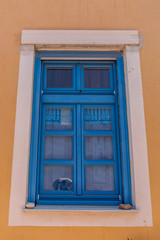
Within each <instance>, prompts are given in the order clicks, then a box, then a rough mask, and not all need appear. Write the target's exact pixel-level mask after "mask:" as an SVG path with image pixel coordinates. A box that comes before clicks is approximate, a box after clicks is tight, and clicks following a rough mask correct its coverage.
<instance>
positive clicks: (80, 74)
mask: <svg viewBox="0 0 160 240" xmlns="http://www.w3.org/2000/svg"><path fill="white" fill-rule="evenodd" d="M52 54H53V56H55V55H56V54H57V56H59V57H62V55H63V57H68V58H69V57H70V56H71V55H72V56H73V57H74V55H75V56H76V57H77V58H78V57H79V55H80V56H82V55H83V57H84V58H85V57H88V56H90V55H91V56H93V55H95V54H96V56H97V60H96V61H92V60H90V61H85V60H74V61H73V60H68V61H65V60H56V61H53V60H41V57H43V56H45V57H46V56H51V55H52ZM102 56H103V57H104V56H106V57H107V58H110V57H112V58H113V56H114V59H115V60H105V61H102V60H98V57H102ZM128 145H129V144H128V130H127V114H126V102H125V83H124V73H123V57H122V55H121V53H120V52H113V53H109V52H108V53H105V52H99V53H98V52H97V53H94V52H88V53H82V52H72V53H71V52H65V53H62V52H61V53H58V52H56V53H55V52H54V53H53V52H49V53H46V52H37V54H36V60H35V78H34V93H33V115H32V134H31V150H30V171H29V191H28V201H30V202H35V203H36V204H46V205H47V204H49V205H52V204H53V205H54V204H55V205H61V204H62V205H119V204H120V203H130V204H131V187H130V170H129V169H130V164H129V146H128Z"/></svg>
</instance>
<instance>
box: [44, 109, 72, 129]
mask: <svg viewBox="0 0 160 240" xmlns="http://www.w3.org/2000/svg"><path fill="white" fill-rule="evenodd" d="M45 129H46V130H71V129H72V109H71V108H54V107H47V108H46V109H45Z"/></svg>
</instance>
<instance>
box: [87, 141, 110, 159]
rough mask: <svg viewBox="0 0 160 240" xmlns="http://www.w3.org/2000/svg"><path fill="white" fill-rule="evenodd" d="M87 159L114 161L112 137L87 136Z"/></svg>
mask: <svg viewBox="0 0 160 240" xmlns="http://www.w3.org/2000/svg"><path fill="white" fill-rule="evenodd" d="M85 159H113V140H112V137H111V136H86V137H85Z"/></svg>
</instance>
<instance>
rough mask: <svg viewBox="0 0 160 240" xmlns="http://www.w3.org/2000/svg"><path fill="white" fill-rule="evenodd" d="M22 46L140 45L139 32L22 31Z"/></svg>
mask: <svg viewBox="0 0 160 240" xmlns="http://www.w3.org/2000/svg"><path fill="white" fill-rule="evenodd" d="M21 44H52V45H53V44H65V45H67V44H89V45H91V44H94V45H99V44H106V45H130V44H131V45H139V44H140V40H139V34H138V31H137V30H130V31H128V30H112V31H109V30H22V35H21Z"/></svg>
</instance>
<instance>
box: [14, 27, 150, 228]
mask: <svg viewBox="0 0 160 240" xmlns="http://www.w3.org/2000/svg"><path fill="white" fill-rule="evenodd" d="M31 32H32V31H31ZM69 32H70V31H69ZM69 32H68V35H67V36H68V37H69ZM94 32H95V31H94ZM109 32H112V31H109ZM125 32H126V31H125ZM131 32H132V31H128V33H129V34H130V33H131ZM135 32H137V31H135ZM22 33H23V32H22ZM34 33H35V31H34ZM46 33H47V34H46V36H48V31H46ZM52 33H53V31H52ZM137 33H138V32H137ZM43 34H44V36H42V38H40V41H42V39H45V37H46V36H45V32H44V31H43ZM22 36H23V34H22ZM38 36H39V35H37V38H38ZM52 36H53V34H52ZM105 36H106V35H105ZM92 37H93V36H92ZM70 38H71V39H72V35H70ZM119 38H120V31H119ZM123 38H124V34H123V33H122V39H123ZM28 39H29V38H28ZM71 39H70V40H71ZM27 41H28V43H30V44H32V43H33V41H31V42H29V40H27ZM127 41H128V40H127ZM22 42H23V43H24V41H22ZM53 42H54V41H53ZM53 42H52V43H53ZM134 43H135V42H134ZM134 43H133V45H134ZM44 44H45V42H44ZM46 47H47V46H46ZM79 47H80V46H79ZM82 48H83V45H82ZM124 62H125V81H126V94H127V114H128V126H129V141H130V157H131V175H132V197H133V204H134V206H135V208H136V209H138V211H137V210H133V211H123V210H118V209H116V208H114V209H113V208H112V209H110V210H109V209H108V210H107V209H104V210H102V209H101V210H100V209H98V208H96V207H95V208H92V210H90V211H89V210H87V209H86V208H85V207H84V208H85V209H86V211H85V210H83V209H82V208H80V207H78V206H77V207H76V206H74V207H70V210H68V209H65V208H64V209H60V207H56V206H55V208H56V209H54V208H53V207H52V208H47V209H45V208H43V209H42V208H41V207H38V208H37V207H36V208H35V209H31V210H24V207H25V203H26V201H27V187H28V166H29V150H30V132H31V115H32V92H33V72H34V46H27V45H26V46H25V45H24V46H21V51H20V68H19V81H18V95H17V110H16V123H15V137H14V153H13V167H12V184H11V196H10V210H9V225H10V226H108V227H111V226H112V227H113V226H116V227H120V226H123V227H133V226H134V227H136V226H152V209H151V196H150V184H149V171H148V157H147V143H146V131H145V120H144V107H143V93H142V81H141V72H140V61H139V47H133V46H131V47H129V46H126V48H125V51H124ZM26 103H27V104H26ZM40 208H41V209H40Z"/></svg>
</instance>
